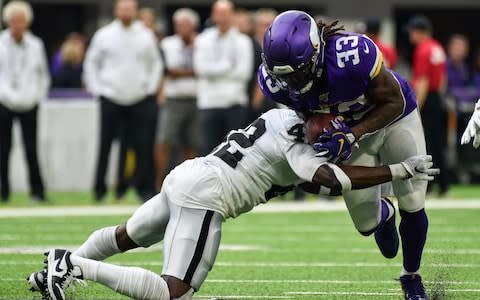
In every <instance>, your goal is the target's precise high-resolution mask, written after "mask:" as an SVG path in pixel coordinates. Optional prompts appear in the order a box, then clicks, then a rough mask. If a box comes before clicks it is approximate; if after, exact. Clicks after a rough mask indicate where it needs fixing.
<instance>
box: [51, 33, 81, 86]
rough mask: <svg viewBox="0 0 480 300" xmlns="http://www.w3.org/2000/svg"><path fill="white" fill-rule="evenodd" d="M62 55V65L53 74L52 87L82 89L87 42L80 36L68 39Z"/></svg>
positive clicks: (61, 50)
mask: <svg viewBox="0 0 480 300" xmlns="http://www.w3.org/2000/svg"><path fill="white" fill-rule="evenodd" d="M75 35H78V34H75ZM60 55H61V65H60V68H59V69H58V71H57V72H56V73H55V74H53V78H52V87H54V88H81V87H82V71H83V67H82V63H83V57H84V55H85V40H84V39H83V38H81V36H80V35H78V37H75V38H67V39H66V40H65V42H63V45H62V47H61V49H60Z"/></svg>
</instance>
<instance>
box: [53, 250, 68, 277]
mask: <svg viewBox="0 0 480 300" xmlns="http://www.w3.org/2000/svg"><path fill="white" fill-rule="evenodd" d="M65 255H66V253H65V254H64V255H63V256H62V257H61V258H59V259H57V260H56V263H55V271H56V272H58V273H60V276H63V275H65V274H66V273H67V270H66V269H63V268H62V266H61V265H62V261H63V260H64V259H65Z"/></svg>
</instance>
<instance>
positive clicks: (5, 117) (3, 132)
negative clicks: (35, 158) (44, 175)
mask: <svg viewBox="0 0 480 300" xmlns="http://www.w3.org/2000/svg"><path fill="white" fill-rule="evenodd" d="M12 125H13V112H12V111H10V110H9V109H7V108H6V107H5V106H3V105H2V104H0V198H1V200H2V201H8V198H9V197H10V181H9V179H8V167H9V165H10V163H9V158H10V151H11V147H12Z"/></svg>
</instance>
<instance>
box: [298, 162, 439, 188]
mask: <svg viewBox="0 0 480 300" xmlns="http://www.w3.org/2000/svg"><path fill="white" fill-rule="evenodd" d="M432 166H433V164H432V157H431V156H429V155H417V156H412V157H410V158H408V159H407V160H405V161H403V162H401V163H399V164H393V165H388V166H380V167H361V166H337V165H334V164H331V163H326V164H323V165H321V166H320V167H319V168H318V169H317V171H316V172H315V174H314V176H313V178H312V183H313V184H314V185H317V188H315V187H314V186H312V185H308V184H306V185H304V186H302V188H305V190H307V191H309V192H311V191H315V190H316V191H317V192H319V191H320V190H321V189H320V186H325V187H327V188H329V189H330V194H331V195H339V194H341V192H342V191H349V190H355V189H364V188H368V187H371V186H374V185H379V184H382V183H385V182H389V181H393V180H403V179H410V178H413V179H416V180H433V175H436V174H439V173H440V170H439V169H433V168H432Z"/></svg>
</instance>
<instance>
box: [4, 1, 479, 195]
mask: <svg viewBox="0 0 480 300" xmlns="http://www.w3.org/2000/svg"><path fill="white" fill-rule="evenodd" d="M243 2H244V1H236V2H235V3H233V2H230V1H228V0H219V1H215V2H212V1H204V2H202V1H185V3H183V2H182V3H178V1H166V2H165V3H163V4H162V3H160V4H159V3H157V2H156V1H139V2H137V1H136V0H118V1H98V2H95V1H93V2H92V1H68V0H65V1H40V0H39V1H31V3H28V2H23V1H7V2H6V3H3V4H2V2H1V1H0V6H1V7H2V18H3V20H2V22H3V24H4V25H5V27H4V30H3V31H2V32H1V34H0V169H1V172H0V173H1V174H0V175H1V181H0V191H1V195H0V196H1V199H2V200H3V201H8V199H9V197H10V194H11V186H12V185H13V186H16V183H15V182H12V181H16V180H17V178H18V176H17V177H15V176H13V179H12V175H11V174H12V173H14V172H16V169H17V168H18V167H19V166H17V164H18V163H15V164H13V163H11V162H10V157H11V155H10V154H11V152H12V139H14V135H12V128H13V124H14V122H15V121H18V122H17V123H18V124H20V128H21V135H20V134H19V135H18V136H19V137H21V139H22V141H23V143H22V147H23V149H24V153H25V155H24V157H25V159H24V160H25V162H26V165H27V170H28V172H26V174H28V177H27V178H28V186H29V187H30V192H31V199H32V200H35V201H44V200H45V199H46V192H45V189H46V188H45V186H47V187H49V188H51V189H62V188H64V187H58V186H55V183H53V181H54V178H55V174H53V173H55V171H52V170H50V169H49V170H47V171H45V169H48V167H47V166H46V164H49V163H52V164H54V162H53V160H56V159H58V160H60V158H59V156H61V155H58V154H57V156H56V157H53V158H51V156H49V155H48V154H46V153H45V152H51V150H50V149H51V148H48V143H47V142H45V143H42V141H41V139H42V136H46V135H48V136H53V135H56V132H59V131H60V130H61V128H58V126H57V128H55V129H49V130H46V129H44V131H45V132H44V133H43V134H39V133H38V131H39V128H38V127H39V123H40V121H39V118H40V119H45V120H48V119H49V118H50V120H52V119H53V117H52V116H50V115H49V112H50V111H51V110H48V109H46V108H44V109H42V107H48V106H51V107H59V106H61V105H70V106H75V105H76V103H78V102H82V101H83V102H88V103H89V104H91V105H94V108H95V111H96V114H97V115H96V116H97V117H96V118H94V119H89V118H88V117H87V116H84V117H82V112H83V111H82V110H81V109H77V110H76V111H75V116H80V119H82V118H83V122H84V123H83V124H82V123H80V125H79V126H78V127H79V130H80V129H81V128H82V127H85V126H87V123H88V122H95V124H96V125H95V126H93V127H92V128H95V130H96V132H95V133H94V134H93V133H92V134H91V135H90V141H89V140H88V138H87V139H84V140H82V143H83V144H93V145H95V147H94V148H95V155H94V164H95V165H94V167H93V169H92V172H91V174H89V176H88V174H87V176H83V177H88V178H83V180H85V181H87V182H88V183H89V185H90V188H91V189H92V190H93V195H94V198H95V200H97V201H102V200H103V199H104V198H105V196H106V194H107V190H108V189H107V187H108V186H109V185H112V186H113V187H114V193H115V196H116V197H117V198H122V197H123V196H124V195H125V193H126V192H127V190H128V188H129V187H134V188H135V189H136V191H137V195H138V197H139V198H140V199H141V200H147V199H149V198H150V197H151V196H152V195H154V194H155V193H156V192H157V191H158V190H159V188H160V187H161V185H162V182H163V179H164V178H165V176H166V174H167V173H168V172H169V170H170V169H171V168H172V167H174V166H175V165H177V164H178V163H180V162H182V161H183V160H185V159H188V158H192V157H194V156H197V155H205V154H208V153H209V152H210V151H211V150H212V149H213V147H215V146H216V145H217V144H218V143H220V142H221V140H222V139H223V137H224V136H225V135H226V134H227V132H228V131H229V130H231V129H235V128H241V127H244V126H246V125H248V124H249V123H250V122H251V121H253V120H254V119H256V118H257V117H258V116H259V115H260V114H261V113H263V112H265V111H267V110H269V109H271V108H274V107H276V106H275V104H274V103H271V102H270V101H268V100H267V99H265V98H264V97H263V94H262V92H261V91H260V89H259V87H258V84H257V79H256V73H257V70H258V67H259V65H260V63H261V52H262V41H263V35H264V32H265V31H266V29H267V28H268V26H269V25H270V24H271V22H272V21H273V19H274V18H275V16H276V15H277V14H278V13H279V12H282V11H284V10H286V9H302V10H306V11H307V12H309V13H310V14H312V15H314V16H315V18H317V19H322V20H327V21H331V20H335V19H339V20H340V22H341V23H343V24H345V25H346V29H347V30H348V31H354V32H357V33H362V34H366V35H368V36H369V37H370V38H372V39H373V40H374V41H375V43H376V44H377V45H378V47H379V49H380V50H381V51H382V53H383V56H384V63H385V65H386V66H388V67H389V68H392V69H394V70H396V71H398V72H399V73H401V74H402V75H403V76H405V77H406V78H408V79H409V80H411V81H412V83H413V84H414V85H416V91H417V97H418V98H419V100H418V101H419V103H420V107H421V111H422V118H423V119H424V127H425V128H429V130H427V131H428V132H427V143H428V147H429V152H430V153H432V154H433V155H435V156H437V157H441V159H440V161H441V164H442V165H441V166H440V167H442V170H443V172H442V176H440V177H439V179H438V180H437V182H436V184H438V186H437V187H435V189H434V191H436V192H438V193H439V194H440V195H446V194H447V193H448V186H449V184H451V183H457V182H461V183H470V182H474V183H477V182H478V181H479V180H480V177H479V176H478V175H479V174H480V154H478V153H476V152H475V151H474V150H472V149H471V147H466V146H460V144H459V136H460V135H461V133H462V132H463V130H464V128H465V126H466V123H467V122H468V119H469V116H470V114H471V112H472V111H473V108H474V104H475V102H476V100H477V99H478V98H479V97H480V40H479V39H478V36H477V35H475V30H474V28H473V27H474V26H472V24H474V23H472V22H474V21H475V18H473V17H470V16H474V15H475V12H477V13H480V5H478V4H477V5H476V6H475V5H474V4H473V3H474V2H475V1H471V3H470V2H469V1H468V0H465V1H464V2H466V3H465V7H463V8H462V5H458V4H461V3H457V6H456V11H455V12H452V10H451V9H450V8H449V7H448V5H447V6H445V7H442V6H439V2H438V1H436V2H435V1H433V2H435V3H436V5H430V6H429V5H427V4H428V3H427V2H429V1H428V0H422V1H420V2H421V3H423V2H425V6H424V7H417V6H415V5H414V4H412V6H408V5H406V6H400V7H398V6H395V1H394V0H391V1H386V2H385V3H384V2H382V4H381V5H380V7H379V3H377V2H376V1H367V2H368V3H363V4H362V5H361V6H362V7H359V5H358V4H354V2H353V1H336V2H345V3H344V4H343V5H347V4H348V3H350V4H352V7H349V8H348V7H347V6H348V5H347V6H345V7H346V8H345V10H341V9H340V8H338V7H337V8H335V7H336V6H338V5H340V4H338V3H337V4H335V3H334V2H335V1H324V2H322V1H318V3H316V4H310V2H309V1H306V2H305V1H304V2H298V3H297V2H296V1H290V2H289V1H278V3H276V4H275V5H274V4H273V3H271V2H272V1H263V2H262V1H245V3H243ZM407 2H408V1H407ZM433 2H432V3H433ZM440 2H442V1H440ZM460 2H462V1H460ZM355 3H356V2H355ZM417 4H418V3H417ZM430 4H431V3H430ZM440 4H441V3H440ZM369 5H370V6H371V8H372V9H369V8H368V7H369ZM469 5H473V6H472V7H469ZM385 6H388V8H387V7H385ZM329 7H330V8H332V9H329ZM385 11H389V12H390V14H389V15H384V14H383V13H385ZM335 12H336V13H335ZM379 12H380V13H379ZM432 66H433V67H432ZM345 88H348V87H345ZM65 115H67V114H66V113H65V114H64V116H65ZM64 119H65V118H64ZM64 122H69V120H64ZM70 122H73V119H72V120H70ZM65 126H67V123H65ZM60 127H62V125H60ZM49 128H50V127H49ZM65 128H67V127H65ZM64 131H66V133H64V134H65V135H68V137H69V138H71V139H75V138H76V136H77V137H78V136H79V134H78V133H77V132H75V130H73V131H72V130H70V131H69V130H68V129H65V130H64ZM39 136H40V137H39ZM39 140H40V141H39ZM83 144H82V145H79V144H77V145H78V147H77V148H80V149H83V148H82V147H84V145H83ZM45 145H46V146H45ZM112 145H117V155H116V156H115V159H114V161H113V162H112V159H111V158H110V157H111V152H112ZM44 146H45V147H46V148H45V149H43V150H42V149H40V148H42V147H44ZM64 146H65V147H64V148H63V149H60V151H64V152H65V153H66V154H64V155H65V156H66V157H67V158H66V159H67V160H69V161H75V160H81V158H80V156H77V155H76V154H75V153H76V152H75V151H78V149H69V148H68V147H67V144H64ZM60 148H62V146H61V145H60ZM55 151H59V150H58V149H57V150H55ZM81 151H82V150H80V152H81ZM39 152H40V154H39ZM56 153H57V152H56ZM39 156H40V159H39ZM42 157H50V158H49V159H47V158H45V159H42ZM39 161H40V162H39ZM86 163H87V162H80V163H79V164H80V165H82V164H86ZM109 164H110V168H112V164H113V166H114V169H115V170H114V171H113V173H114V175H113V176H111V177H112V179H111V180H108V179H107V177H108V174H107V173H108V172H107V169H108V168H109ZM42 166H43V167H44V168H42ZM9 167H10V168H9ZM12 169H13V170H12ZM63 169H65V170H66V171H62V175H61V176H60V177H65V176H67V177H68V176H70V175H72V174H75V173H77V171H76V170H75V168H73V167H68V166H65V165H64V166H63ZM42 175H43V176H42ZM72 176H74V175H72ZM73 188H75V187H73ZM301 197H302V196H301V195H297V197H296V198H301Z"/></svg>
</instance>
